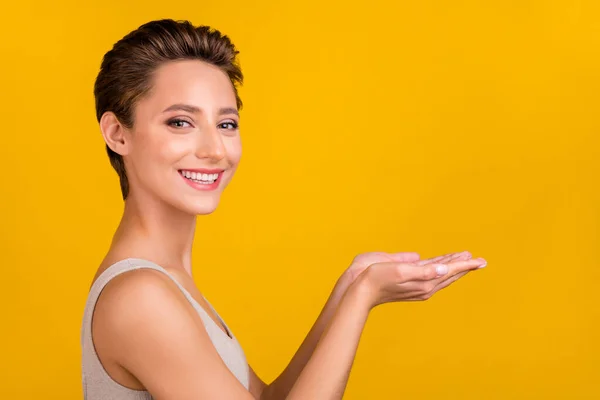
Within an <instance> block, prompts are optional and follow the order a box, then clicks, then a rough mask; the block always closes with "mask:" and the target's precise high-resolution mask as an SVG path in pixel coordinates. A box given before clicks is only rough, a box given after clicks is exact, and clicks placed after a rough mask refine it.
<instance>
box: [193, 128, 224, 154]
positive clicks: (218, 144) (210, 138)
mask: <svg viewBox="0 0 600 400" xmlns="http://www.w3.org/2000/svg"><path fill="white" fill-rule="evenodd" d="M196 157H198V158H210V159H212V160H213V161H215V162H216V161H219V160H221V159H223V158H224V157H225V144H224V143H223V138H222V137H221V134H220V133H219V130H218V129H217V128H216V127H214V126H212V127H211V126H205V127H204V129H201V130H199V132H198V139H197V144H196Z"/></svg>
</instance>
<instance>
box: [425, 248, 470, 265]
mask: <svg viewBox="0 0 600 400" xmlns="http://www.w3.org/2000/svg"><path fill="white" fill-rule="evenodd" d="M470 258H471V253H469V252H468V251H461V252H459V253H450V254H444V255H443V256H438V257H434V258H430V259H428V260H423V261H422V262H419V265H427V264H430V263H439V264H445V263H448V262H450V261H451V260H457V259H464V260H468V259H470Z"/></svg>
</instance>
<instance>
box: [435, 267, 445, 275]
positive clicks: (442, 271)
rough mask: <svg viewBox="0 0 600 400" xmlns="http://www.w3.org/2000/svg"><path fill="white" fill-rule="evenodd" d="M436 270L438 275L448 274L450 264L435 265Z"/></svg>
mask: <svg viewBox="0 0 600 400" xmlns="http://www.w3.org/2000/svg"><path fill="white" fill-rule="evenodd" d="M435 272H437V274H438V275H446V274H447V273H448V266H447V265H444V264H440V265H438V266H437V267H435Z"/></svg>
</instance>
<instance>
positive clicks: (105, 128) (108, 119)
mask: <svg viewBox="0 0 600 400" xmlns="http://www.w3.org/2000/svg"><path fill="white" fill-rule="evenodd" d="M100 130H101V131H102V137H103V138H104V141H105V142H106V144H107V145H108V147H109V148H110V149H111V150H112V151H114V152H115V153H117V154H120V155H122V156H124V155H127V154H128V153H129V147H130V145H129V140H127V129H126V128H125V127H124V126H123V125H122V124H121V122H119V120H118V119H117V116H116V115H115V114H114V113H113V112H112V111H107V112H105V113H104V114H102V117H101V118H100Z"/></svg>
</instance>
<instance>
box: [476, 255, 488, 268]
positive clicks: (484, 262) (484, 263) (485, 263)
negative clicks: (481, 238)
mask: <svg viewBox="0 0 600 400" xmlns="http://www.w3.org/2000/svg"><path fill="white" fill-rule="evenodd" d="M477 260H479V261H481V262H483V264H481V265H480V266H479V267H477V269H480V268H485V266H486V265H487V261H485V260H484V259H483V258H478V259H477Z"/></svg>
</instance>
